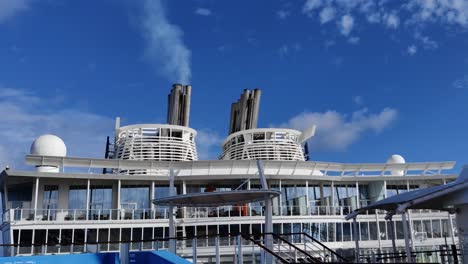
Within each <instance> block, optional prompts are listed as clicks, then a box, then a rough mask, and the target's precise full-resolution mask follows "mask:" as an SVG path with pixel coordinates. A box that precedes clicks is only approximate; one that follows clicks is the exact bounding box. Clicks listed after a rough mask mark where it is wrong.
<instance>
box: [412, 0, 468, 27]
mask: <svg viewBox="0 0 468 264" xmlns="http://www.w3.org/2000/svg"><path fill="white" fill-rule="evenodd" d="M405 7H406V9H407V10H408V11H409V12H411V14H412V15H411V18H410V20H409V23H413V24H423V23H428V22H430V23H446V24H455V25H459V26H462V27H468V1H465V0H411V1H409V2H408V3H407V4H406V5H405Z"/></svg>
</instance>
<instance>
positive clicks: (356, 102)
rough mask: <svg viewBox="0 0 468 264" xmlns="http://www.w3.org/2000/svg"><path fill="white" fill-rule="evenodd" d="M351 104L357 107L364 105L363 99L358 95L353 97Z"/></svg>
mask: <svg viewBox="0 0 468 264" xmlns="http://www.w3.org/2000/svg"><path fill="white" fill-rule="evenodd" d="M353 102H354V103H355V104H357V105H362V104H363V103H364V99H363V98H362V96H360V95H356V96H353Z"/></svg>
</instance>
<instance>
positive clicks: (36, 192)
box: [20, 177, 39, 220]
mask: <svg viewBox="0 0 468 264" xmlns="http://www.w3.org/2000/svg"><path fill="white" fill-rule="evenodd" d="M35 187H36V189H35V191H34V220H36V219H37V199H38V196H39V177H37V178H36V186H35ZM20 220H23V219H20Z"/></svg>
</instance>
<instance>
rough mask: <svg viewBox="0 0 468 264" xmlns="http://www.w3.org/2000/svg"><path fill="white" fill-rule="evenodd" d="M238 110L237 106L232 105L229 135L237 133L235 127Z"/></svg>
mask: <svg viewBox="0 0 468 264" xmlns="http://www.w3.org/2000/svg"><path fill="white" fill-rule="evenodd" d="M236 108H237V104H236V103H232V104H231V119H230V120H229V134H232V133H234V132H235V125H236Z"/></svg>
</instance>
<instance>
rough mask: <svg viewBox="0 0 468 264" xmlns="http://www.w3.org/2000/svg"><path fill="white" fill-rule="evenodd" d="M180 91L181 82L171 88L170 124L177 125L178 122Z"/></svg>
mask: <svg viewBox="0 0 468 264" xmlns="http://www.w3.org/2000/svg"><path fill="white" fill-rule="evenodd" d="M181 93H182V85H181V84H175V85H174V89H173V97H172V102H173V103H172V104H173V106H172V116H171V124H172V125H177V124H178V122H177V121H178V120H177V119H178V117H179V111H180V102H179V101H180V95H181Z"/></svg>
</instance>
